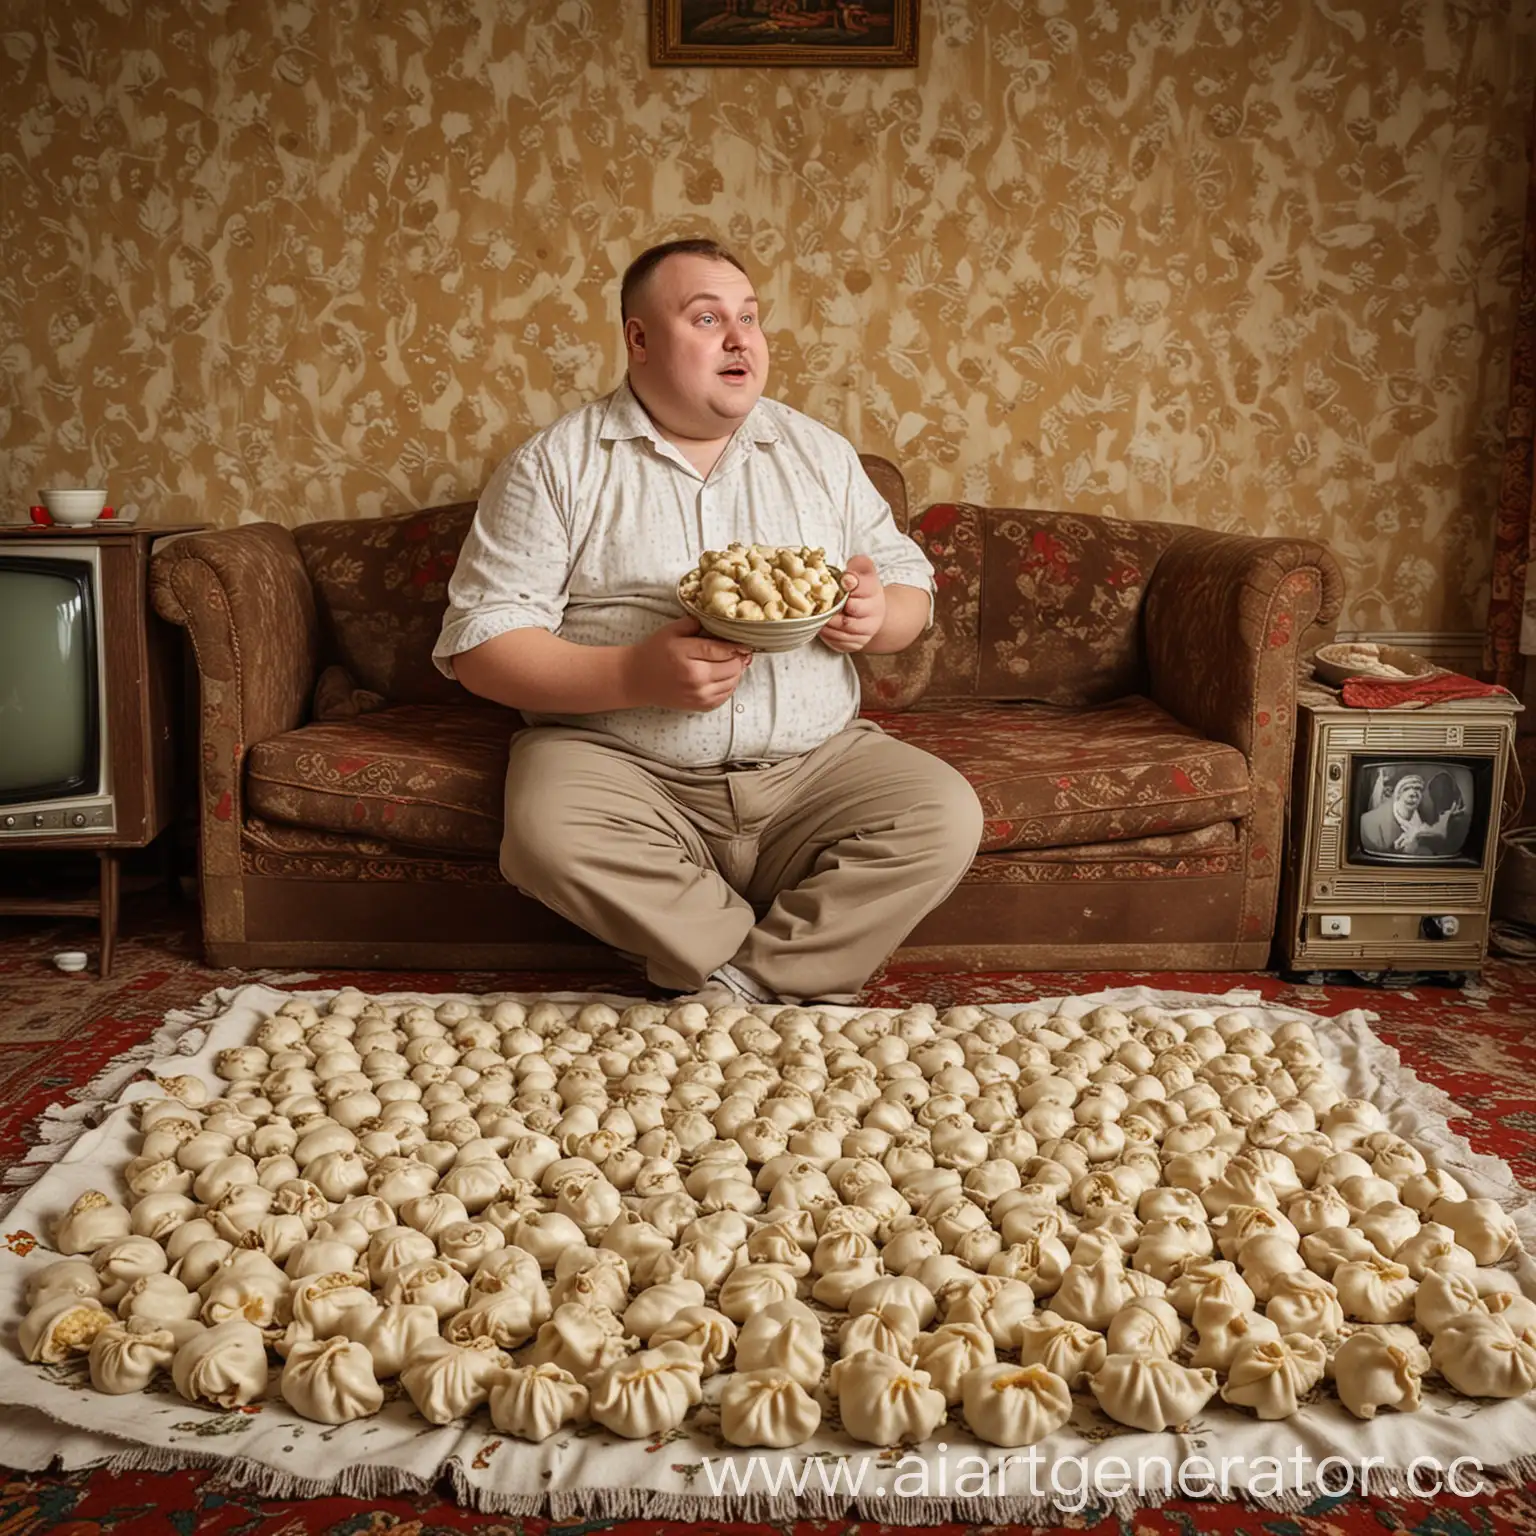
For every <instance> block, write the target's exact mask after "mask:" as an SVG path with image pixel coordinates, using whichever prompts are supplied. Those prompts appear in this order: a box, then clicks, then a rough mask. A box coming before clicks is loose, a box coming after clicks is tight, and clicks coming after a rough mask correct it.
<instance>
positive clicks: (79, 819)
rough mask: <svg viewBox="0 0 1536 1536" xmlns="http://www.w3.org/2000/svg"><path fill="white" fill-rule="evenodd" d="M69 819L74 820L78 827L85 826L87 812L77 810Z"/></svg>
mask: <svg viewBox="0 0 1536 1536" xmlns="http://www.w3.org/2000/svg"><path fill="white" fill-rule="evenodd" d="M69 819H70V820H71V821H72V822H74V824H75V825H76V826H77V827H83V826H84V825H85V812H84V811H76V812H75V814H74V815H73V816H71V817H70V818H69Z"/></svg>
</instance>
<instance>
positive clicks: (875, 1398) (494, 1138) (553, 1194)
mask: <svg viewBox="0 0 1536 1536" xmlns="http://www.w3.org/2000/svg"><path fill="white" fill-rule="evenodd" d="M216 1070H217V1072H218V1074H219V1076H220V1077H221V1078H223V1079H225V1080H226V1083H227V1086H226V1089H225V1092H224V1095H223V1097H221V1098H210V1097H209V1095H208V1093H207V1090H206V1088H205V1085H204V1084H203V1083H202V1082H200V1081H198V1080H197V1079H194V1078H188V1077H180V1078H171V1079H162V1080H160V1087H161V1089H163V1091H164V1097H156V1098H147V1099H143V1100H141V1101H139V1104H138V1112H139V1126H140V1128H141V1130H142V1137H143V1141H142V1148H141V1151H140V1155H139V1156H138V1157H136V1158H134V1159H133V1160H132V1162H130V1163H129V1164H128V1166H127V1167H126V1168H125V1169H124V1170H123V1176H124V1180H125V1182H126V1187H127V1190H128V1204H127V1205H126V1206H125V1205H122V1204H119V1203H118V1202H117V1201H115V1200H112V1199H109V1198H108V1197H107V1196H106V1195H104V1194H100V1193H97V1192H94V1191H93V1192H91V1193H88V1194H85V1195H83V1196H81V1197H80V1199H79V1200H78V1201H76V1203H75V1204H74V1205H73V1206H72V1207H71V1208H70V1210H69V1211H68V1212H67V1213H65V1214H63V1215H62V1217H61V1219H60V1220H59V1222H58V1225H57V1231H56V1234H55V1246H56V1248H57V1249H58V1251H59V1252H60V1253H61V1254H67V1255H77V1256H78V1257H69V1258H65V1259H62V1260H60V1261H58V1262H55V1263H50V1264H49V1265H47V1266H46V1267H44V1268H42V1269H40V1271H39V1272H38V1273H36V1274H35V1275H34V1277H33V1278H32V1280H31V1282H30V1284H29V1287H28V1302H29V1305H30V1309H31V1310H30V1311H29V1312H28V1314H27V1316H26V1319H25V1321H24V1323H23V1324H22V1327H21V1347H22V1349H23V1350H24V1351H25V1353H26V1355H27V1356H28V1358H29V1359H32V1360H38V1361H50V1362H59V1361H62V1360H64V1359H65V1358H66V1357H67V1356H69V1355H70V1354H72V1353H87V1354H88V1355H89V1360H90V1374H91V1380H92V1382H93V1384H94V1385H95V1387H96V1388H97V1389H98V1390H100V1391H102V1392H113V1393H117V1392H132V1391H137V1390H140V1389H142V1388H143V1387H144V1386H145V1385H146V1384H147V1383H148V1382H149V1381H150V1379H151V1378H152V1376H153V1375H154V1373H155V1372H156V1371H158V1370H167V1371H169V1372H170V1375H171V1379H172V1381H173V1382H174V1384H175V1387H176V1390H177V1391H178V1392H180V1393H181V1394H182V1395H183V1396H185V1397H186V1398H188V1399H189V1400H191V1401H193V1402H198V1403H205V1404H217V1405H221V1406H223V1407H226V1408H228V1407H233V1406H236V1405H240V1404H244V1403H248V1402H250V1401H251V1400H252V1399H254V1398H257V1397H259V1396H261V1395H262V1394H263V1393H264V1392H265V1391H266V1390H267V1384H268V1369H269V1360H271V1359H272V1358H273V1357H274V1356H275V1357H276V1358H278V1359H280V1360H281V1362H282V1367H281V1375H280V1377H279V1379H278V1390H279V1391H280V1392H281V1393H282V1396H283V1398H284V1399H285V1400H286V1401H287V1402H288V1403H289V1404H290V1405H291V1406H292V1407H293V1408H294V1409H295V1410H296V1411H297V1412H298V1413H300V1414H302V1415H304V1416H305V1417H307V1418H310V1419H315V1420H318V1421H320V1422H322V1423H327V1424H336V1423H342V1422H345V1421H347V1420H350V1419H355V1418H359V1417H361V1416H363V1415H367V1414H371V1413H374V1412H376V1411H377V1410H378V1409H379V1407H380V1406H381V1403H382V1401H383V1398H384V1389H383V1388H382V1387H381V1385H380V1384H381V1383H382V1382H386V1381H388V1380H390V1379H391V1378H394V1377H398V1378H399V1380H400V1382H401V1384H402V1386H403V1389H404V1391H405V1392H406V1393H407V1394H409V1396H410V1399H411V1401H412V1402H413V1403H414V1404H415V1406H416V1408H417V1410H418V1411H419V1412H420V1413H421V1414H422V1415H423V1416H424V1417H425V1418H426V1419H428V1420H430V1421H431V1422H433V1423H435V1424H443V1423H448V1422H450V1421H452V1420H455V1419H458V1418H460V1417H461V1416H463V1415H466V1414H470V1413H472V1412H474V1411H475V1410H476V1409H477V1408H478V1407H480V1406H481V1405H482V1404H485V1405H487V1406H488V1408H489V1412H490V1418H491V1421H492V1423H493V1424H494V1425H495V1427H496V1429H497V1430H499V1431H501V1432H502V1433H505V1434H508V1435H514V1436H521V1437H524V1438H527V1439H530V1440H539V1439H543V1438H544V1437H546V1436H548V1435H550V1434H552V1433H554V1432H555V1431H556V1430H558V1429H560V1427H561V1426H562V1425H565V1424H569V1423H572V1422H578V1421H584V1420H587V1419H589V1418H590V1419H592V1420H595V1421H596V1422H597V1423H598V1424H600V1425H603V1426H605V1427H606V1428H607V1429H609V1430H611V1431H613V1432H614V1433H615V1434H618V1435H624V1436H630V1437H642V1436H645V1437H648V1436H653V1435H657V1434H659V1433H662V1432H664V1431H666V1430H668V1429H670V1428H673V1427H675V1426H676V1425H678V1424H679V1423H680V1422H681V1421H682V1419H683V1418H684V1416H685V1415H686V1414H687V1413H688V1411H689V1409H690V1408H691V1407H692V1406H693V1405H694V1404H696V1403H698V1402H699V1401H700V1383H701V1382H702V1381H704V1380H705V1379H706V1378H708V1377H710V1376H713V1375H715V1374H716V1373H727V1374H726V1376H725V1379H724V1381H723V1390H721V1391H720V1392H719V1395H718V1399H717V1401H718V1410H719V1414H720V1420H721V1429H722V1432H723V1434H724V1437H725V1439H726V1440H727V1441H729V1442H731V1443H732V1444H735V1445H742V1446H776V1447H783V1446H791V1445H796V1444H799V1443H801V1442H803V1441H804V1440H806V1439H808V1438H809V1437H810V1436H811V1435H812V1434H813V1433H815V1431H816V1430H817V1428H818V1427H819V1425H820V1424H821V1421H822V1417H823V1414H824V1412H825V1411H826V1410H827V1409H828V1407H829V1406H830V1405H831V1404H834V1403H835V1404H836V1408H837V1412H838V1415H839V1417H840V1419H841V1423H842V1426H843V1428H844V1429H845V1430H846V1431H847V1432H848V1433H849V1434H850V1435H852V1436H853V1437H854V1438H855V1439H857V1440H860V1441H865V1442H868V1443H870V1444H873V1445H891V1444H895V1443H897V1442H917V1441H921V1440H923V1439H924V1438H926V1437H928V1436H931V1435H933V1434H934V1433H935V1432H936V1431H937V1430H938V1429H939V1427H940V1425H941V1424H942V1423H943V1422H944V1420H945V1418H946V1415H947V1413H948V1412H949V1410H950V1409H951V1408H956V1407H958V1409H959V1411H960V1412H961V1413H962V1414H963V1415H964V1418H965V1422H966V1423H967V1424H968V1425H969V1426H970V1428H971V1430H972V1431H973V1432H974V1433H975V1434H976V1435H977V1436H978V1437H979V1438H980V1439H981V1440H984V1441H988V1442H991V1443H992V1444H996V1445H1003V1446H1015V1445H1023V1444H1028V1443H1030V1442H1033V1441H1036V1440H1039V1439H1041V1438H1042V1437H1044V1436H1046V1435H1048V1434H1050V1433H1051V1432H1052V1431H1053V1430H1055V1429H1057V1428H1059V1427H1060V1426H1061V1425H1063V1424H1064V1423H1065V1422H1066V1421H1067V1419H1068V1418H1069V1416H1070V1415H1071V1413H1072V1409H1073V1397H1072V1394H1073V1393H1074V1392H1079V1393H1081V1392H1087V1393H1091V1394H1092V1396H1093V1398H1094V1399H1095V1400H1096V1401H1097V1402H1098V1404H1099V1406H1100V1408H1102V1410H1103V1411H1104V1412H1105V1413H1106V1414H1108V1415H1109V1416H1110V1417H1111V1418H1113V1419H1116V1420H1118V1421H1119V1422H1121V1423H1123V1424H1127V1425H1133V1426H1135V1427H1137V1428H1139V1429H1142V1430H1159V1429H1162V1428H1164V1427H1167V1426H1171V1425H1178V1424H1181V1423H1183V1422H1184V1421H1186V1420H1188V1419H1190V1418H1191V1417H1192V1416H1193V1415H1195V1414H1196V1413H1198V1412H1199V1411H1200V1410H1201V1409H1202V1408H1203V1407H1204V1406H1205V1405H1206V1403H1207V1402H1208V1401H1209V1400H1210V1399H1212V1398H1213V1397H1214V1396H1216V1394H1218V1393H1219V1394H1220V1397H1221V1399H1222V1400H1223V1401H1225V1402H1227V1403H1229V1404H1234V1405H1236V1406H1237V1407H1239V1408H1242V1409H1246V1410H1248V1411H1250V1412H1252V1413H1255V1414H1257V1415H1259V1416H1260V1417H1261V1418H1266V1419H1278V1418H1283V1417H1285V1416H1286V1415H1288V1414H1292V1413H1295V1412H1296V1410H1297V1405H1298V1403H1299V1402H1300V1401H1301V1400H1302V1399H1303V1398H1304V1397H1306V1396H1307V1394H1308V1393H1309V1392H1312V1391H1313V1389H1314V1388H1315V1387H1317V1386H1318V1384H1319V1383H1320V1382H1321V1381H1323V1380H1324V1379H1325V1378H1326V1379H1328V1380H1331V1382H1332V1384H1333V1388H1334V1390H1335V1391H1336V1392H1337V1394H1338V1396H1339V1398H1340V1400H1341V1401H1342V1402H1343V1403H1344V1405H1345V1407H1347V1408H1348V1409H1349V1410H1350V1412H1352V1413H1354V1414H1357V1415H1360V1416H1361V1417H1365V1418H1369V1417H1371V1416H1372V1415H1374V1414H1375V1413H1377V1412H1378V1411H1379V1410H1381V1409H1383V1408H1392V1409H1397V1410H1401V1411H1411V1410H1413V1409H1415V1408H1417V1407H1418V1406H1419V1400H1420V1382H1421V1380H1422V1378H1423V1377H1425V1376H1426V1375H1429V1374H1432V1373H1438V1374H1439V1375H1440V1376H1441V1377H1442V1378H1443V1379H1444V1381H1445V1382H1447V1383H1448V1384H1449V1385H1450V1386H1451V1387H1452V1388H1454V1389H1456V1390H1457V1391H1459V1392H1463V1393H1467V1394H1470V1395H1472V1396H1476V1397H1501V1396H1513V1395H1516V1394H1520V1393H1524V1392H1527V1391H1529V1390H1531V1389H1532V1388H1533V1387H1536V1303H1533V1302H1532V1301H1531V1300H1529V1299H1527V1298H1526V1297H1525V1296H1523V1295H1521V1294H1520V1293H1519V1291H1518V1288H1517V1287H1516V1286H1515V1284H1514V1283H1513V1281H1512V1279H1511V1277H1510V1275H1509V1274H1508V1272H1507V1271H1500V1270H1498V1269H1496V1268H1493V1267H1491V1266H1494V1265H1497V1264H1498V1263H1499V1262H1500V1261H1501V1260H1503V1259H1505V1258H1507V1257H1508V1256H1510V1255H1511V1254H1512V1252H1513V1251H1514V1249H1515V1247H1516V1244H1517V1238H1516V1232H1515V1228H1514V1226H1513V1224H1512V1223H1511V1221H1510V1220H1509V1218H1508V1217H1507V1216H1506V1214H1505V1213H1504V1212H1503V1211H1502V1210H1501V1209H1500V1207H1499V1206H1498V1205H1497V1204H1496V1203H1495V1202H1492V1201H1489V1200H1482V1199H1472V1198H1468V1197H1467V1194H1466V1191H1465V1190H1464V1189H1463V1188H1462V1187H1461V1186H1460V1185H1459V1184H1458V1183H1457V1181H1456V1180H1455V1179H1453V1178H1451V1177H1449V1176H1448V1175H1447V1174H1446V1173H1444V1172H1442V1171H1439V1170H1437V1169H1434V1168H1429V1167H1426V1164H1425V1160H1424V1158H1423V1157H1422V1156H1421V1155H1420V1154H1419V1152H1418V1151H1417V1150H1415V1148H1414V1147H1412V1146H1411V1145H1409V1144H1408V1142H1406V1141H1404V1140H1403V1139H1401V1138H1400V1137H1398V1136H1396V1135H1394V1134H1392V1133H1391V1132H1390V1131H1388V1130H1386V1129H1384V1128H1383V1124H1382V1116H1381V1114H1380V1112H1379V1111H1378V1110H1377V1109H1376V1108H1375V1107H1374V1106H1373V1105H1372V1104H1370V1103H1369V1102H1367V1101H1364V1100H1360V1099H1348V1098H1344V1097H1343V1096H1342V1094H1341V1091H1340V1089H1339V1088H1338V1086H1337V1084H1336V1083H1335V1082H1334V1081H1333V1080H1332V1079H1331V1078H1330V1076H1329V1074H1328V1072H1327V1071H1326V1069H1325V1066H1324V1063H1323V1059H1322V1057H1321V1055H1320V1054H1319V1052H1318V1049H1317V1044H1316V1041H1315V1038H1314V1036H1313V1033H1312V1030H1311V1029H1310V1027H1309V1026H1308V1025H1307V1024H1305V1023H1303V1022H1287V1023H1284V1024H1282V1025H1281V1026H1280V1027H1279V1028H1277V1029H1276V1030H1275V1031H1274V1033H1273V1035H1271V1034H1269V1033H1267V1032H1266V1031H1265V1030H1264V1029H1261V1028H1258V1027H1255V1026H1254V1025H1253V1024H1252V1023H1250V1021H1249V1020H1248V1019H1246V1018H1245V1017H1244V1016H1243V1015H1241V1014H1239V1013H1229V1014H1225V1015H1220V1016H1216V1015H1212V1014H1210V1013H1181V1014H1177V1015H1171V1014H1168V1013H1166V1012H1163V1011H1160V1010H1157V1009H1153V1008H1140V1009H1137V1010H1136V1011H1135V1012H1134V1013H1132V1014H1131V1015H1130V1016H1129V1017H1127V1016H1126V1015H1125V1014H1124V1013H1122V1012H1120V1011H1118V1010H1117V1009H1115V1008H1110V1007H1100V1008H1095V1009H1093V1010H1092V1011H1091V1012H1088V1013H1086V1014H1084V1015H1083V1016H1082V1017H1080V1018H1076V1019H1074V1018H1071V1017H1068V1016H1066V1015H1064V1014H1056V1015H1046V1014H1044V1013H1041V1012H1024V1013H1020V1014H1018V1015H1017V1016H1016V1017H1013V1018H1011V1019H1004V1018H1001V1017H997V1016H995V1015H991V1014H989V1013H987V1012H986V1011H985V1010H983V1009H981V1008H976V1007H964V1008H953V1009H950V1010H949V1011H948V1012H947V1013H945V1014H944V1015H943V1016H942V1017H939V1016H938V1015H937V1014H936V1013H935V1012H934V1010H933V1009H932V1008H930V1007H927V1006H926V1005H924V1006H918V1007H914V1008H910V1009H908V1010H906V1011H905V1012H901V1013H896V1014H891V1013H884V1012H871V1013H865V1014H864V1015H862V1016H861V1017H858V1018H852V1019H847V1020H839V1019H836V1018H834V1017H832V1016H831V1015H827V1014H820V1013H816V1012H811V1011H807V1010H804V1009H800V1008H791V1007H784V1008H778V1009H763V1010H761V1011H760V1012H752V1011H748V1010H745V1009H741V1008H725V1009H717V1010H716V1011H714V1012H712V1013H711V1012H707V1011H706V1010H705V1009H704V1008H703V1007H702V1006H701V1005H699V1004H697V1003H692V1004H685V1005H681V1006H677V1007H673V1008H671V1009H670V1010H669V1009H667V1008H664V1007H661V1006H656V1005H651V1004H640V1005H636V1006H633V1007H629V1008H626V1009H625V1010H624V1011H623V1012H622V1013H619V1012H616V1011H615V1010H613V1009H612V1008H610V1007H607V1006H606V1005H602V1004H589V1005H587V1006H584V1007H580V1008H577V1007H575V1006H574V1005H569V1006H568V1007H567V1008H564V1009H562V1008H561V1007H559V1006H557V1005H555V1004H553V1003H550V1002H539V1003H535V1004H533V1005H532V1006H528V1007H525V1006H524V1005H522V1004H519V1003H515V1002H499V1003H496V1004H495V1005H494V1006H492V1007H490V1008H489V1009H488V1011H487V1012H481V1011H479V1010H477V1009H475V1008H472V1007H470V1006H468V1005H466V1004H463V1003H459V1002H447V1003H444V1004H442V1005H441V1006H439V1007H437V1008H435V1009H434V1008H431V1007H426V1006H399V1005H390V1006H385V1005H382V1004H380V1003H377V1002H373V1001H370V1000H369V999H368V998H367V997H365V996H363V995H362V994H361V993H358V992H352V991H348V992H343V993H340V994H337V995H336V996H335V997H334V998H333V999H332V1000H331V1003H330V1008H329V1011H328V1012H325V1013H320V1012H318V1011H317V1010H316V1009H315V1008H314V1007H312V1006H310V1005H309V1004H307V1003H303V1002H300V1001H297V1000H295V1001H290V1002H288V1003H286V1004H284V1006H283V1007H282V1009H281V1010H280V1011H279V1012H278V1014H277V1015H275V1016H273V1017H271V1018H269V1019H268V1020H266V1021H265V1022H264V1023H263V1024H262V1025H261V1026H260V1027H259V1028H258V1029H257V1031H256V1033H255V1039H254V1041H253V1043H251V1044H250V1045H248V1046H243V1047H239V1048H235V1049H230V1050H225V1051H222V1052H221V1053H219V1054H218V1056H217V1059H216ZM810 1303H814V1304H816V1305H815V1306H814V1307H813V1306H812V1305H810ZM829 1314H830V1315H829ZM829 1355H830V1356H831V1357H832V1358H831V1361H830V1365H829V1359H828V1356H829ZM717 1385H719V1384H717ZM713 1391H714V1388H712V1394H713ZM712 1400H714V1399H713V1396H712Z"/></svg>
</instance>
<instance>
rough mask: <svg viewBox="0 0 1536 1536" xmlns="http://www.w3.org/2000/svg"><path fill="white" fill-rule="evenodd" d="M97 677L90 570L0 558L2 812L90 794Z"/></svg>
mask: <svg viewBox="0 0 1536 1536" xmlns="http://www.w3.org/2000/svg"><path fill="white" fill-rule="evenodd" d="M97 672H98V669H97V649H96V588H95V583H94V581H93V567H92V565H91V564H90V563H89V562H88V561H84V560H65V559H59V560H47V559H29V558H22V557H19V556H18V557H6V556H0V806H12V805H16V804H19V803H21V802H23V801H32V800H47V799H50V798H56V797H59V796H65V795H72V794H82V793H84V794H94V793H95V792H96V790H97V788H98V780H99V777H100V775H99V750H98V743H99V739H100V737H99V732H100V716H101V701H100V690H99V680H98V675H97Z"/></svg>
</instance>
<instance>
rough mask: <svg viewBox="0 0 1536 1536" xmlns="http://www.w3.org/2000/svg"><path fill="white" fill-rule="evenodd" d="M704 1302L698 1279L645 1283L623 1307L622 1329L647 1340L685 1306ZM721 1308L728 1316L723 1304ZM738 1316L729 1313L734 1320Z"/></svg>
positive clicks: (701, 1287) (700, 1305)
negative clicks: (643, 1288)
mask: <svg viewBox="0 0 1536 1536" xmlns="http://www.w3.org/2000/svg"><path fill="white" fill-rule="evenodd" d="M738 1273H739V1271H738ZM703 1305H704V1287H703V1286H702V1285H700V1284H699V1282H698V1281H697V1280H669V1281H667V1282H666V1284H664V1285H652V1286H648V1287H647V1288H646V1289H645V1290H643V1291H641V1292H640V1294H639V1295H638V1296H636V1297H635V1299H634V1300H633V1301H632V1302H630V1304H629V1305H628V1306H627V1307H626V1308H625V1309H624V1331H625V1332H626V1333H632V1334H634V1335H635V1336H636V1337H637V1338H639V1339H642V1340H645V1341H647V1342H649V1340H650V1337H651V1335H652V1334H653V1333H655V1332H656V1330H657V1329H658V1328H660V1327H661V1325H662V1324H663V1323H666V1322H670V1321H671V1320H672V1318H674V1317H675V1316H676V1315H677V1314H678V1313H679V1312H680V1311H682V1309H683V1308H684V1307H702V1306H703ZM720 1310H721V1311H722V1312H724V1313H725V1314H726V1316H727V1317H731V1313H730V1312H729V1311H728V1310H727V1309H726V1308H725V1307H724V1306H722V1307H721V1308H720ZM737 1320H738V1319H736V1318H734V1317H732V1321H733V1322H734V1321H737Z"/></svg>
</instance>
